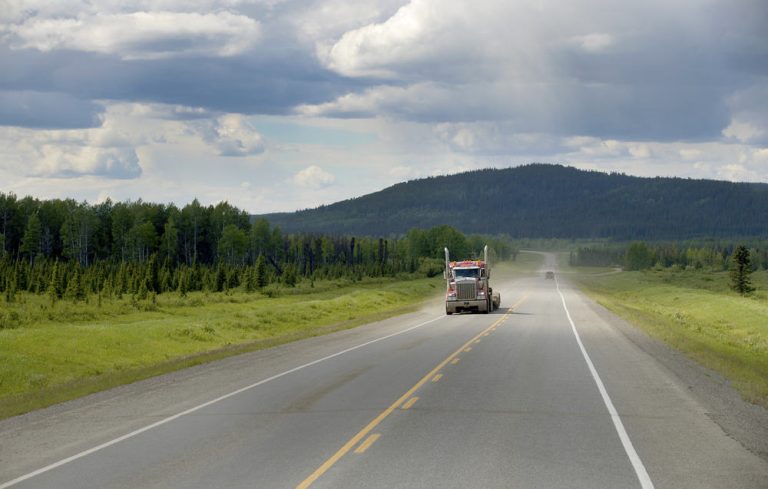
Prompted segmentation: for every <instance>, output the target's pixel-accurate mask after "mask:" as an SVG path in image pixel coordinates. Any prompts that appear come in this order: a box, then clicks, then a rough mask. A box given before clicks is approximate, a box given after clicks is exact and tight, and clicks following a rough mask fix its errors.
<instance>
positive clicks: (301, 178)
mask: <svg viewBox="0 0 768 489" xmlns="http://www.w3.org/2000/svg"><path fill="white" fill-rule="evenodd" d="M335 181H336V177H335V176H334V175H333V174H331V173H328V172H327V171H325V170H323V169H322V168H320V167H319V166H317V165H312V166H308V167H307V168H304V169H303V170H301V171H300V172H298V173H297V174H295V175H294V176H293V183H295V184H296V185H298V186H299V187H303V188H310V189H321V188H324V187H328V186H330V185H333V182H335Z"/></svg>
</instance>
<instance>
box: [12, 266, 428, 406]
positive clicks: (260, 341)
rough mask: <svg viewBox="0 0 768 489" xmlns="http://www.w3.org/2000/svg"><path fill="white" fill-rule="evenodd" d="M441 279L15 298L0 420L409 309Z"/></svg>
mask: <svg viewBox="0 0 768 489" xmlns="http://www.w3.org/2000/svg"><path fill="white" fill-rule="evenodd" d="M442 291H443V285H442V277H435V278H431V279H411V280H395V279H364V280H362V281H360V282H355V283H350V281H348V280H347V281H337V282H331V281H327V282H317V283H316V284H314V286H313V285H311V284H310V283H309V282H305V283H302V284H300V285H299V287H297V288H283V289H280V290H275V289H270V290H269V291H267V292H269V295H272V297H269V295H267V294H260V293H253V294H246V293H244V292H240V291H237V292H231V293H215V294H213V293H212V294H205V293H201V292H200V293H191V294H189V296H187V297H180V296H179V295H178V294H173V293H171V294H162V295H159V296H157V297H156V298H155V299H154V300H153V299H148V300H146V301H139V302H137V301H135V300H132V299H131V298H130V297H128V296H126V297H124V298H123V299H119V300H118V299H109V300H107V299H102V300H101V301H99V299H98V297H96V296H93V295H92V296H91V297H89V300H88V303H84V302H80V303H77V304H73V303H71V302H68V301H59V302H57V303H56V304H54V305H51V303H50V302H49V299H48V298H47V297H46V296H37V295H31V294H19V295H18V296H17V300H16V302H14V303H10V304H8V303H3V304H2V309H0V316H2V319H0V321H3V324H4V327H3V329H0V356H1V357H2V361H0V417H7V416H11V415H14V414H18V413H21V412H25V411H28V410H31V409H35V408H39V407H42V406H46V405H50V404H53V403H55V402H60V401H63V400H66V399H72V398H75V397H78V396H81V395H84V394H88V393H91V392H95V391H98V390H102V389H105V388H109V387H112V386H115V385H120V384H124V383H128V382H132V381H135V380H138V379H142V378H146V377H149V376H152V375H157V374H160V373H164V372H169V371H172V370H177V369H179V368H184V367H187V366H191V365H195V364H199V363H202V362H206V361H210V360H213V359H216V358H221V357H224V356H229V355H233V354H236V353H241V352H245V351H250V350H256V349H260V348H266V347H269V346H274V345H278V344H282V343H286V342H289V341H295V340H297V339H301V338H306V337H310V336H315V335H319V334H325V333H328V332H332V331H337V330H341V329H346V328H350V327H353V326H356V325H360V324H363V323H366V322H370V321H374V320H377V319H383V318H385V317H389V316H393V315H397V314H401V313H403V312H408V311H411V310H414V309H416V308H417V307H418V306H419V304H420V303H422V302H423V301H424V300H425V299H426V298H430V297H437V296H438V295H439V294H440V293H442Z"/></svg>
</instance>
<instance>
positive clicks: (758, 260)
mask: <svg viewBox="0 0 768 489" xmlns="http://www.w3.org/2000/svg"><path fill="white" fill-rule="evenodd" d="M739 246H743V247H744V248H745V249H746V250H747V252H748V254H749V256H750V266H751V267H752V270H753V271H754V270H758V269H763V270H768V243H766V242H763V241H759V240H752V241H749V240H746V241H745V242H744V243H743V244H742V243H739V244H737V243H731V242H725V241H723V242H720V241H717V242H703V241H702V242H696V241H691V242H657V243H653V242H650V243H649V242H645V241H634V242H632V243H605V244H600V245H590V246H580V247H578V248H577V249H575V250H574V251H571V253H570V263H571V265H574V266H587V267H589V266H601V267H608V266H615V267H623V268H624V269H626V270H644V269H648V268H651V267H663V268H669V267H680V268H693V269H702V268H704V269H709V270H715V271H718V270H720V271H723V270H728V268H729V266H730V259H731V257H732V256H733V253H734V252H735V250H736V249H737V248H738V247H739Z"/></svg>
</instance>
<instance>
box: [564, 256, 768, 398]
mask: <svg viewBox="0 0 768 489" xmlns="http://www.w3.org/2000/svg"><path fill="white" fill-rule="evenodd" d="M565 270H566V271H570V272H572V278H573V279H574V280H575V281H576V282H577V283H579V284H580V285H581V287H582V288H583V289H584V290H585V292H587V294H589V295H590V296H592V297H593V298H594V299H595V300H597V301H598V302H599V303H600V304H602V305H603V306H605V307H607V308H608V309H610V310H612V311H613V312H615V313H617V314H619V315H620V316H622V317H624V318H625V319H627V320H629V321H630V322H632V323H633V324H635V325H637V326H639V327H641V328H642V329H643V330H645V331H646V332H648V333H649V334H650V335H651V336H653V337H655V338H658V339H660V340H663V341H664V342H666V343H667V344H669V345H670V346H672V347H673V348H675V349H677V350H680V351H682V352H684V353H685V354H686V355H688V356H689V357H691V358H693V359H695V360H696V361H698V362H699V363H701V364H703V365H704V366H706V367H709V368H711V369H713V370H716V371H717V372H719V373H721V374H722V375H723V376H725V377H726V378H727V379H729V380H730V381H731V382H732V384H733V386H734V387H735V388H736V389H738V390H739V391H740V392H741V394H742V396H743V397H744V398H745V399H746V400H748V401H750V402H754V403H757V404H761V405H763V406H768V272H766V271H760V272H756V273H754V274H753V275H752V280H753V284H754V285H756V286H757V288H758V290H757V292H756V293H755V294H753V295H752V296H750V297H742V296H740V295H738V294H736V293H734V292H732V291H730V289H729V287H728V284H729V281H728V274H727V272H714V271H707V270H674V269H670V270H649V271H642V272H621V273H618V274H606V273H605V272H607V271H609V270H607V269H606V270H589V269H570V270H569V269H568V268H566V269H565ZM600 272H603V273H600Z"/></svg>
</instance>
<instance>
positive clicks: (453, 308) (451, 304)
mask: <svg viewBox="0 0 768 489" xmlns="http://www.w3.org/2000/svg"><path fill="white" fill-rule="evenodd" d="M462 311H477V312H490V311H488V301H486V300H485V299H479V300H467V301H464V300H458V301H445V312H446V313H447V314H453V313H455V312H462Z"/></svg>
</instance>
